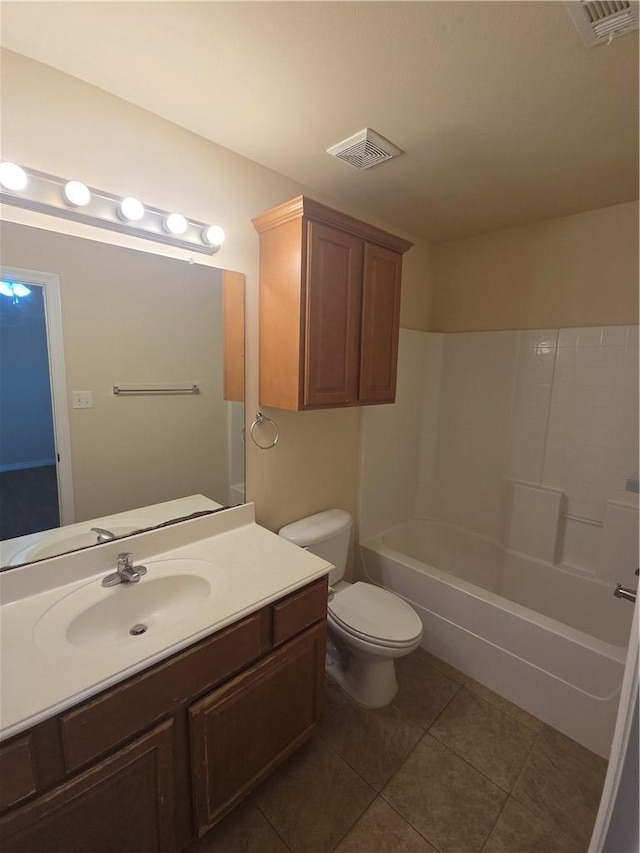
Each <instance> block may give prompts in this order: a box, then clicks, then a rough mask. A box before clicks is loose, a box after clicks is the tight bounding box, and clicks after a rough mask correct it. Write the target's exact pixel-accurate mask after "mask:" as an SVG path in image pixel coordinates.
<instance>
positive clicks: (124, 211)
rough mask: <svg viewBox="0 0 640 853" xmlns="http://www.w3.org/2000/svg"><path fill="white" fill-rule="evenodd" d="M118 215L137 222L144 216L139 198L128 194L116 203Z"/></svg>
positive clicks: (128, 220)
mask: <svg viewBox="0 0 640 853" xmlns="http://www.w3.org/2000/svg"><path fill="white" fill-rule="evenodd" d="M118 215H119V216H120V218H121V219H124V220H125V221H126V222H138V221H139V220H140V219H142V217H143V216H144V205H143V204H142V202H141V201H140V199H137V198H135V196H132V195H129V196H127V197H126V198H123V199H122V201H121V202H120V204H119V205H118Z"/></svg>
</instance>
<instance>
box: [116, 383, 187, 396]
mask: <svg viewBox="0 0 640 853" xmlns="http://www.w3.org/2000/svg"><path fill="white" fill-rule="evenodd" d="M113 393H114V394H116V395H118V396H121V397H122V396H124V395H127V394H130V395H135V394H137V395H143V396H147V397H148V396H152V395H154V394H199V393H200V387H199V386H198V385H196V384H195V383H188V384H186V385H166V386H162V385H114V386H113Z"/></svg>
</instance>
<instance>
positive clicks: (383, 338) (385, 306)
mask: <svg viewBox="0 0 640 853" xmlns="http://www.w3.org/2000/svg"><path fill="white" fill-rule="evenodd" d="M401 278H402V255H400V254H398V253H397V252H393V251H391V250H390V249H386V248H384V247H383V246H376V245H374V244H372V243H367V244H366V246H365V251H364V284H363V295H362V339H361V356H360V387H359V399H360V402H361V403H393V402H394V401H395V398H396V371H397V364H398V332H399V328H400V283H401Z"/></svg>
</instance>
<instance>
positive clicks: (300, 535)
mask: <svg viewBox="0 0 640 853" xmlns="http://www.w3.org/2000/svg"><path fill="white" fill-rule="evenodd" d="M351 524H352V519H351V516H350V515H349V513H348V512H345V511H344V510H343V509H326V510H324V512H318V513H316V514H315V515H310V516H308V517H307V518H301V519H299V520H298V521H293V522H292V523H291V524H286V525H285V526H284V527H281V528H280V530H279V531H278V535H279V536H283V537H284V538H285V539H288V540H289V541H290V542H295V544H296V545H300V546H301V547H302V548H304V547H306V546H308V545H316V544H317V543H318V542H323V541H324V540H325V539H330V538H331V537H332V536H337V535H338V534H339V533H342V532H344V531H345V530H349V529H350V527H351Z"/></svg>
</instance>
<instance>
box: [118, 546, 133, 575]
mask: <svg viewBox="0 0 640 853" xmlns="http://www.w3.org/2000/svg"><path fill="white" fill-rule="evenodd" d="M132 568H133V554H132V553H131V552H130V551H124V552H123V553H122V554H118V571H119V572H122V571H124V570H125V569H132Z"/></svg>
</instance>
